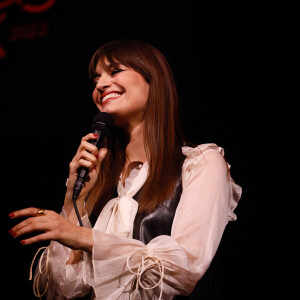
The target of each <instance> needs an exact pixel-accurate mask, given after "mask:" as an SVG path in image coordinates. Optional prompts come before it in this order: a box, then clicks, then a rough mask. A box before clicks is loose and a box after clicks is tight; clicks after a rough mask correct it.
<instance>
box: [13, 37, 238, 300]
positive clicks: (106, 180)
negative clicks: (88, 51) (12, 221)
mask: <svg viewBox="0 0 300 300" xmlns="http://www.w3.org/2000/svg"><path fill="white" fill-rule="evenodd" d="M90 76H91V78H92V80H93V82H94V91H93V100H94V102H95V104H96V106H97V108H98V109H99V110H100V111H102V112H107V113H109V114H110V115H111V116H112V117H113V120H114V124H115V130H114V135H113V137H111V138H110V139H109V140H108V141H107V147H106V148H101V149H100V150H99V151H98V149H97V148H96V147H95V146H94V145H92V144H91V143H89V141H90V140H93V139H96V137H95V136H94V135H93V134H92V133H90V134H88V135H86V136H85V137H83V138H82V141H81V144H80V146H79V148H78V151H77V153H76V155H75V156H74V158H73V160H72V162H71V163H70V173H69V179H68V181H67V192H66V195H65V201H64V205H63V210H62V213H61V214H60V215H58V214H57V213H55V212H53V211H50V210H40V209H36V208H26V209H23V210H20V211H16V212H13V213H12V214H10V217H11V218H18V217H28V218H27V219H26V220H24V221H23V222H21V223H19V224H18V225H16V226H15V227H13V228H12V229H11V230H10V233H11V234H12V235H13V236H14V237H20V236H22V235H24V234H27V233H31V232H36V231H37V232H39V233H38V234H37V235H35V236H33V237H30V238H28V239H25V240H22V241H21V243H22V244H24V245H28V244H32V243H36V242H39V241H45V240H51V243H50V246H49V247H48V249H47V250H46V251H45V252H44V255H43V256H42V258H41V261H40V263H41V264H40V266H39V268H38V269H37V271H36V282H35V285H37V287H38V292H40V293H42V291H43V290H44V289H46V290H47V291H46V294H47V298H48V299H66V298H68V299H69V298H79V297H83V296H85V295H89V294H90V296H89V297H91V299H94V298H96V299H129V298H130V299H133V298H135V299H173V298H174V297H175V296H176V295H185V296H186V295H189V294H191V293H192V292H193V290H194V289H195V286H196V284H197V282H198V281H199V283H201V278H202V277H203V275H204V273H205V272H206V271H207V269H208V267H209V265H210V263H211V262H212V260H213V257H214V255H215V253H216V250H217V248H218V245H219V243H220V240H221V237H222V234H223V231H224V229H225V227H226V224H227V222H228V221H229V220H235V219H236V216H235V214H234V213H233V210H234V209H235V207H236V205H237V202H238V201H239V199H240V195H241V188H240V187H239V186H237V185H236V184H235V183H234V182H233V180H232V179H231V177H230V173H229V168H228V164H227V163H226V161H225V159H224V158H223V149H222V148H220V147H218V146H216V145H215V144H204V145H199V146H197V147H195V148H192V147H188V146H184V143H183V139H182V136H181V134H180V130H179V127H178V121H177V93H176V88H175V84H174V80H173V76H172V72H171V70H170V67H169V65H168V63H167V61H166V59H165V57H164V56H163V55H162V54H161V53H160V52H159V51H158V50H157V49H155V48H154V47H152V46H150V45H148V44H146V43H143V42H139V41H132V40H121V41H114V42H111V43H108V44H106V45H104V46H102V47H100V48H99V49H98V50H97V51H96V52H95V54H94V56H93V57H92V60H91V63H90ZM82 166H84V167H87V168H89V171H90V173H89V179H88V181H87V182H86V184H85V186H84V188H83V190H82V192H81V194H80V196H79V198H78V200H77V205H78V209H79V212H80V215H81V219H82V222H83V224H84V227H80V226H78V225H77V223H78V220H77V217H76V214H75V212H74V208H73V204H72V192H73V188H74V184H75V181H76V178H77V170H78V168H79V167H82ZM206 273H207V272H206ZM198 289H199V285H198ZM200 289H201V285H200Z"/></svg>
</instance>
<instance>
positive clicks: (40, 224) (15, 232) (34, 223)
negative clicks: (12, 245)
mask: <svg viewBox="0 0 300 300" xmlns="http://www.w3.org/2000/svg"><path fill="white" fill-rule="evenodd" d="M48 229H49V228H47V218H46V217H43V218H37V217H31V218H28V219H26V220H24V221H23V222H21V223H19V224H17V225H16V226H14V227H13V228H11V229H10V230H9V231H8V233H10V234H11V236H12V237H14V238H16V237H19V236H21V235H24V234H28V233H30V232H34V231H46V230H48Z"/></svg>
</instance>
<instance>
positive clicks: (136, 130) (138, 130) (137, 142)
mask: <svg viewBox="0 0 300 300" xmlns="http://www.w3.org/2000/svg"><path fill="white" fill-rule="evenodd" d="M127 134H128V138H129V143H128V144H127V146H126V156H127V160H128V162H129V163H130V162H134V161H140V162H142V163H144V162H146V161H147V155H146V150H145V145H144V122H141V123H139V124H138V125H136V126H134V127H132V128H130V129H129V130H127Z"/></svg>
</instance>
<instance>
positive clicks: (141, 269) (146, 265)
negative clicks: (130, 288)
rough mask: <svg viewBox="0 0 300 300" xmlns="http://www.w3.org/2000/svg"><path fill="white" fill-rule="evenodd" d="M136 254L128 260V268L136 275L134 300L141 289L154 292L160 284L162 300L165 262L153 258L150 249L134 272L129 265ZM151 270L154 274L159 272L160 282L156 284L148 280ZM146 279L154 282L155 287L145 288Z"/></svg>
mask: <svg viewBox="0 0 300 300" xmlns="http://www.w3.org/2000/svg"><path fill="white" fill-rule="evenodd" d="M134 254H136V252H135V253H133V254H131V255H130V256H128V258H127V268H128V270H129V271H130V272H131V273H132V274H134V275H135V278H136V285H135V291H134V295H133V298H132V300H133V299H134V298H135V296H136V293H137V291H138V288H139V287H141V288H142V289H144V290H152V289H154V288H156V287H157V286H158V285H159V284H160V294H159V300H161V297H162V293H163V278H164V274H165V270H164V265H163V262H162V261H161V260H160V259H159V258H158V257H155V256H153V253H152V249H151V248H150V247H148V253H147V254H145V255H143V257H142V259H141V262H140V263H139V265H138V267H137V272H134V271H133V269H132V267H131V266H130V264H129V261H130V258H131V257H132V256H133V255H134ZM151 270H153V271H154V272H155V271H156V270H157V271H158V273H159V280H158V281H157V282H155V281H154V280H153V279H150V278H147V274H149V271H150V272H151ZM144 279H148V280H149V279H150V280H151V281H152V282H153V285H152V286H145V285H144V284H143V283H142V282H143V280H144Z"/></svg>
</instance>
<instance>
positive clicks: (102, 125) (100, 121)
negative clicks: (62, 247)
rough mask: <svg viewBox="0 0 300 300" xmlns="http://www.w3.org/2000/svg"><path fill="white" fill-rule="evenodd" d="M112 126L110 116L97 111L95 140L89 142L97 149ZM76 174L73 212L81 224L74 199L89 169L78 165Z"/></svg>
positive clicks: (93, 128)
mask: <svg viewBox="0 0 300 300" xmlns="http://www.w3.org/2000/svg"><path fill="white" fill-rule="evenodd" d="M112 127H113V119H112V117H111V116H110V115H109V114H108V113H105V112H99V113H97V114H96V116H95V117H94V119H93V124H92V131H93V133H94V134H97V135H98V137H97V139H96V140H89V143H91V144H93V145H95V146H96V147H97V148H98V149H99V148H100V147H101V145H102V143H103V140H104V137H108V136H109V135H110V134H111V131H112ZM77 173H78V176H77V180H76V183H75V186H74V190H73V195H72V200H73V204H74V208H75V212H76V214H77V218H78V221H79V223H80V226H83V224H82V222H81V217H80V214H79V212H78V209H77V204H76V200H77V198H78V196H79V194H80V192H81V190H82V188H83V186H84V183H85V181H86V179H87V176H88V175H89V169H88V168H86V167H80V168H79V169H78V171H77Z"/></svg>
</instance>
